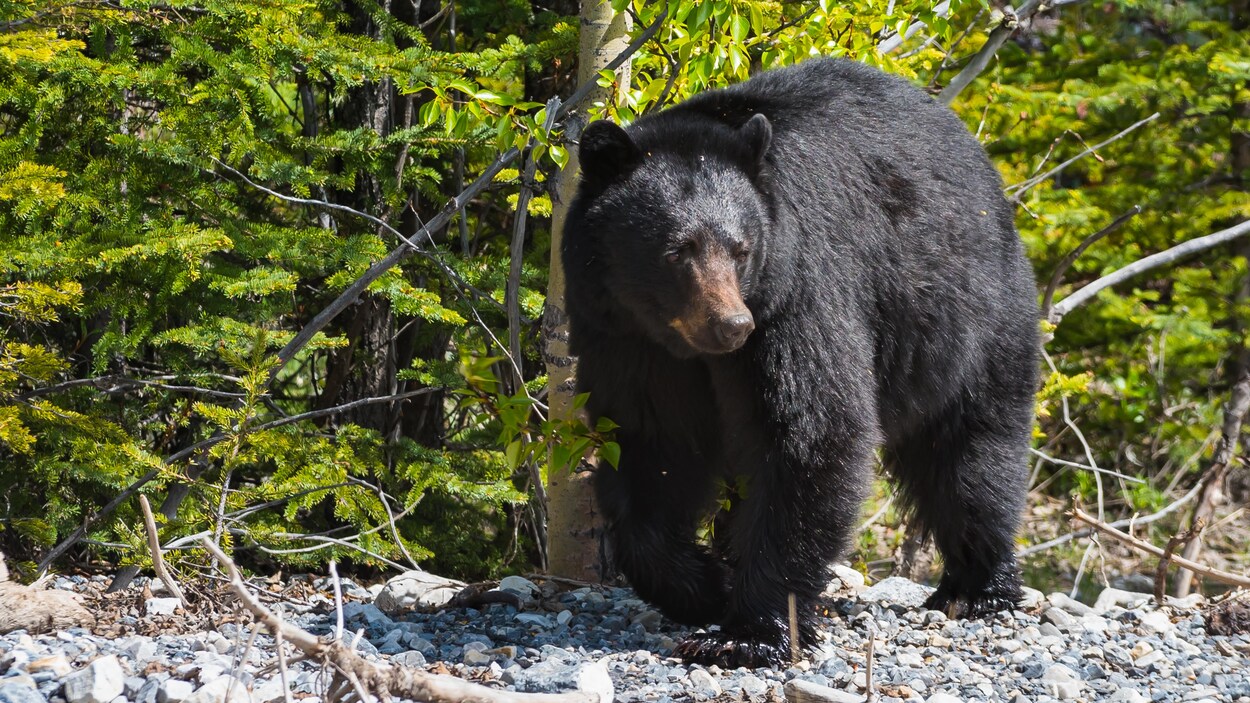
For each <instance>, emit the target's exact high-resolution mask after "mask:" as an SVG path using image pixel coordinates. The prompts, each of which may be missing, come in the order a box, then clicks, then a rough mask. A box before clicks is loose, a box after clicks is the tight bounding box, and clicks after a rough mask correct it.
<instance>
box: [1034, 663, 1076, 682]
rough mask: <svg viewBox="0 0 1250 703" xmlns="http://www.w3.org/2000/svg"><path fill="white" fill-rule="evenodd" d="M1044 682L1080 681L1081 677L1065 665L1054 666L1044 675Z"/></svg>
mask: <svg viewBox="0 0 1250 703" xmlns="http://www.w3.org/2000/svg"><path fill="white" fill-rule="evenodd" d="M1042 680H1043V681H1080V680H1081V677H1080V675H1079V674H1077V673H1076V672H1075V671H1073V670H1071V669H1069V668H1068V667H1066V666H1064V665H1063V664H1052V665H1050V667H1049V668H1047V669H1046V673H1044V674H1042Z"/></svg>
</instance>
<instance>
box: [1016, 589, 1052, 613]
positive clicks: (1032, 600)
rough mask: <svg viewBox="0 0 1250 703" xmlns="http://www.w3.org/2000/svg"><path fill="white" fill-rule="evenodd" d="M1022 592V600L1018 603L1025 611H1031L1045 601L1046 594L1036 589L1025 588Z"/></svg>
mask: <svg viewBox="0 0 1250 703" xmlns="http://www.w3.org/2000/svg"><path fill="white" fill-rule="evenodd" d="M1023 590H1024V600H1022V601H1020V607H1021V608H1024V609H1025V610H1033V609H1034V608H1036V607H1038V606H1039V605H1041V604H1042V603H1044V602H1045V601H1046V594H1045V593H1042V592H1041V591H1039V590H1037V589H1036V588H1029V587H1028V586H1025V587H1024V588H1023Z"/></svg>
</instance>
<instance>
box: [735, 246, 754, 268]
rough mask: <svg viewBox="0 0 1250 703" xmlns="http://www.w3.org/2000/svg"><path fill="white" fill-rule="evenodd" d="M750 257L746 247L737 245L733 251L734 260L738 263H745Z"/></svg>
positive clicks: (749, 251)
mask: <svg viewBox="0 0 1250 703" xmlns="http://www.w3.org/2000/svg"><path fill="white" fill-rule="evenodd" d="M750 258H751V250H750V249H747V248H746V247H739V248H738V249H736V250H735V251H734V261H737V262H738V263H740V264H745V263H746V262H747V259H750Z"/></svg>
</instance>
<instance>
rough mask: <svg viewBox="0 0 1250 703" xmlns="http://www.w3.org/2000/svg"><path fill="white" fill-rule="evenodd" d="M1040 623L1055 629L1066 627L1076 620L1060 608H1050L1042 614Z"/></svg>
mask: <svg viewBox="0 0 1250 703" xmlns="http://www.w3.org/2000/svg"><path fill="white" fill-rule="evenodd" d="M1042 622H1045V623H1050V624H1051V625H1054V626H1055V627H1067V626H1069V625H1072V624H1073V623H1075V622H1076V618H1075V617H1073V616H1072V614H1071V613H1068V612H1067V611H1066V610H1063V609H1062V608H1056V607H1050V608H1047V609H1046V612H1044V613H1042Z"/></svg>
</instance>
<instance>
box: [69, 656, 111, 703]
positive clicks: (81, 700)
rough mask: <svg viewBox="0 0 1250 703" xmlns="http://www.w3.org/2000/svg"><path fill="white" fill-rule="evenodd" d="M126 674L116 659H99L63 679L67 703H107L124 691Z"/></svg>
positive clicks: (109, 657) (108, 657)
mask: <svg viewBox="0 0 1250 703" xmlns="http://www.w3.org/2000/svg"><path fill="white" fill-rule="evenodd" d="M125 682H126V673H125V672H124V671H122V665H121V662H119V661H117V657H115V656H113V655H109V656H107V657H100V658H99V659H96V660H95V661H93V662H91V663H90V664H88V665H87V666H85V667H83V668H82V669H79V670H78V671H75V672H74V673H72V674H70V675H69V676H66V677H65V694H64V695H65V700H67V701H69V703H109V702H110V701H112V700H113V699H114V698H116V697H118V696H120V695H121V694H122V692H123V691H124V690H125V689H126V685H125Z"/></svg>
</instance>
